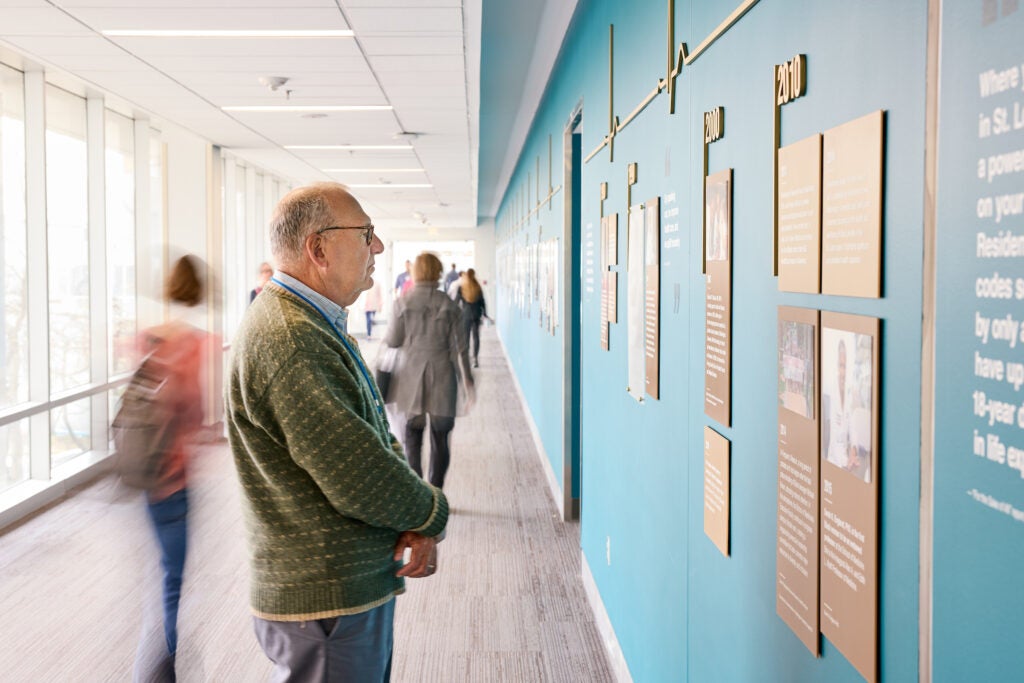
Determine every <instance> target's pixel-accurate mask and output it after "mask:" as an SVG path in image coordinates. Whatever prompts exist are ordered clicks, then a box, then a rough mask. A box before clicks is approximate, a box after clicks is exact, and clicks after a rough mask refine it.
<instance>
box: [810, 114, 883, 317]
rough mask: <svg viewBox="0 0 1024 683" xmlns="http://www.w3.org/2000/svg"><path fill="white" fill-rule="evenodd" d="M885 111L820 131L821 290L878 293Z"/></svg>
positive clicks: (835, 292) (856, 294) (848, 293)
mask: <svg viewBox="0 0 1024 683" xmlns="http://www.w3.org/2000/svg"><path fill="white" fill-rule="evenodd" d="M884 130H885V112H883V111H876V112H873V113H871V114H868V115H867V116H863V117H861V118H859V119H856V120H854V121H850V122H849V123H844V124H843V125H841V126H838V127H837V128H833V129H832V130H829V131H826V133H825V141H824V152H823V155H824V156H823V159H822V187H821V291H822V293H824V294H842V295H844V296H863V297H874V298H877V297H879V296H881V293H882V165H883V163H884V152H883V144H884Z"/></svg>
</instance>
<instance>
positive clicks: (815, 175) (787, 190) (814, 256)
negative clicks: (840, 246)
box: [778, 134, 821, 294]
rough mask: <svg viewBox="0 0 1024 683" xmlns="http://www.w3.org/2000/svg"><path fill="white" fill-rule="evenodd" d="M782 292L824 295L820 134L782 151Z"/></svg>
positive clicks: (780, 213)
mask: <svg viewBox="0 0 1024 683" xmlns="http://www.w3.org/2000/svg"><path fill="white" fill-rule="evenodd" d="M778 188H779V289H780V290H781V291H783V292H807V293H810V294H817V293H818V292H820V291H821V134H815V135H812V136H811V137H809V138H806V139H804V140H801V141H800V142H796V143H793V144H792V145H788V146H786V147H783V148H782V149H780V150H779V185H778Z"/></svg>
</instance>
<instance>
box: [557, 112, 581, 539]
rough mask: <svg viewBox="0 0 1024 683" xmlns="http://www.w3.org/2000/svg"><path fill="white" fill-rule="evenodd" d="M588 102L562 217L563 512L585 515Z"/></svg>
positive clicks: (577, 121)
mask: <svg viewBox="0 0 1024 683" xmlns="http://www.w3.org/2000/svg"><path fill="white" fill-rule="evenodd" d="M582 138H583V104H582V103H580V104H578V105H577V106H576V108H575V109H574V110H573V112H572V114H571V115H570V116H569V121H568V123H566V126H565V132H564V135H563V138H562V158H563V165H562V167H563V177H562V188H563V191H564V193H565V197H564V201H563V207H564V215H563V220H562V231H563V232H562V245H563V248H562V262H563V272H564V273H565V287H563V292H564V293H563V295H562V296H563V299H562V310H563V311H565V314H564V315H565V321H564V325H565V327H564V332H563V340H562V343H563V349H562V359H563V363H562V368H563V370H562V372H563V375H562V387H563V391H562V397H563V399H562V420H563V426H562V453H563V463H562V496H563V499H562V517H563V519H565V520H573V519H579V518H580V507H581V505H580V501H581V498H582V496H581V491H580V471H581V468H582V462H581V457H580V455H581V448H580V401H581V400H582V391H581V388H582V387H581V382H582V378H581V376H580V361H581V359H580V353H581V348H580V346H581V344H580V329H581V322H582V321H581V319H580V315H581V312H580V311H581V308H580V300H581V292H580V288H581V286H582V273H581V265H580V264H581V263H582V249H583V239H582V238H581V229H580V199H581V192H582V189H581V175H582V173H581V172H582V165H583V164H582V153H581V152H582Z"/></svg>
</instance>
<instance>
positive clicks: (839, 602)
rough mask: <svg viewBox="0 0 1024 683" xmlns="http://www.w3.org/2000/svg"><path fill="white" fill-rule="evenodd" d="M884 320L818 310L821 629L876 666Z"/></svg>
mask: <svg viewBox="0 0 1024 683" xmlns="http://www.w3.org/2000/svg"><path fill="white" fill-rule="evenodd" d="M878 366H879V322H878V319H877V318H866V317H863V316H857V315H847V314H843V313H831V312H828V311H823V312H822V314H821V404H820V411H821V543H820V549H821V550H820V552H821V560H820V561H821V632H822V633H823V634H824V635H825V637H826V638H828V639H829V640H830V641H831V642H832V643H834V644H835V646H836V647H837V648H839V650H840V652H842V653H843V654H844V655H845V656H846V658H847V659H849V660H850V663H852V664H853V666H854V667H855V668H856V669H857V670H858V671H859V672H860V673H861V675H862V676H864V678H865V679H867V680H868V681H869V683H873V682H874V681H875V680H876V679H877V673H878V478H879V477H878V474H879V462H880V461H879V453H878V415H879V412H880V408H879V405H878V395H879V391H878V390H879V386H878V384H879V382H878V377H879V374H878Z"/></svg>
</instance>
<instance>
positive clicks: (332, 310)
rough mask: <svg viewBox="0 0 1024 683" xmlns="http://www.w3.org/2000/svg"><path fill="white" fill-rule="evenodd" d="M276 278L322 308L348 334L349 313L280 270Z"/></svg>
mask: <svg viewBox="0 0 1024 683" xmlns="http://www.w3.org/2000/svg"><path fill="white" fill-rule="evenodd" d="M274 277H275V278H277V279H278V280H280V281H281V282H283V283H284V284H286V285H288V286H289V287H291V288H292V289H294V290H296V291H298V292H301V293H302V295H303V296H305V297H307V298H308V299H309V300H310V301H312V302H313V303H314V304H316V305H317V306H319V307H320V310H322V311H323V312H324V314H325V315H326V316H327V318H328V320H329V321H330V322H331V324H333V325H334V326H335V327H337V328H338V329H339V330H341V331H342V332H344V333H345V334H348V311H346V310H345V309H344V308H342V307H341V306H339V305H338V304H336V303H334V302H333V301H331V300H330V299H328V298H327V297H325V296H324V295H323V294H321V293H320V292H315V291H313V290H312V289H310V288H309V286H308V285H306V284H304V283H302V282H300V281H298V280H296V279H295V278H293V277H292V276H291V275H289V274H288V273H285V272H282V271H280V270H275V271H274Z"/></svg>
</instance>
